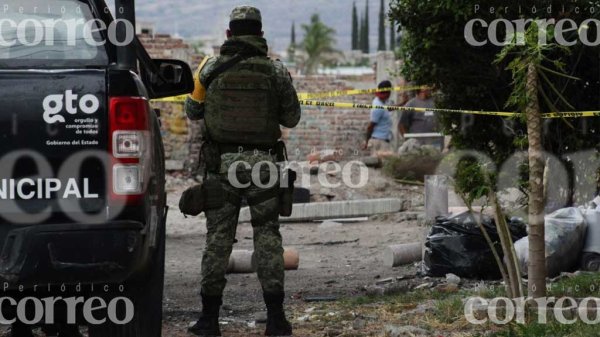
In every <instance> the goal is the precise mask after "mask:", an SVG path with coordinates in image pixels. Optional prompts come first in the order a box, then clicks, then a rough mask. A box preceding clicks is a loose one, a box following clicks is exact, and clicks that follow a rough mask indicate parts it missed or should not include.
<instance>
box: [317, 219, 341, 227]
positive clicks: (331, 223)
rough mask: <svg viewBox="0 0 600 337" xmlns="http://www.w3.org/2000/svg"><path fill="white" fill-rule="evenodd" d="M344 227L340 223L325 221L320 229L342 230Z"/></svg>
mask: <svg viewBox="0 0 600 337" xmlns="http://www.w3.org/2000/svg"><path fill="white" fill-rule="evenodd" d="M342 226H343V225H342V224H341V223H339V222H335V221H329V220H326V221H323V222H322V223H321V224H320V225H319V229H334V228H340V227H342Z"/></svg>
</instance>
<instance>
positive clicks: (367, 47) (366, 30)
mask: <svg viewBox="0 0 600 337" xmlns="http://www.w3.org/2000/svg"><path fill="white" fill-rule="evenodd" d="M365 2H366V6H365V7H366V8H365V23H364V27H363V30H364V35H363V39H364V40H363V44H364V46H363V51H364V52H365V53H366V54H368V53H369V52H370V51H371V46H370V42H369V31H370V29H369V0H366V1H365Z"/></svg>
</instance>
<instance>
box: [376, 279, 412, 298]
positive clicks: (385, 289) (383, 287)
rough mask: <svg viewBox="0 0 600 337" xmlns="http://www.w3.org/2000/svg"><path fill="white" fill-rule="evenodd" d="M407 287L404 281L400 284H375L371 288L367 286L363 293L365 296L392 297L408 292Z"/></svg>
mask: <svg viewBox="0 0 600 337" xmlns="http://www.w3.org/2000/svg"><path fill="white" fill-rule="evenodd" d="M409 290H410V288H409V285H408V282H406V281H400V282H390V283H385V284H377V285H372V286H367V287H366V288H365V291H366V292H367V296H383V295H386V296H387V295H394V294H400V293H405V292H407V291H409Z"/></svg>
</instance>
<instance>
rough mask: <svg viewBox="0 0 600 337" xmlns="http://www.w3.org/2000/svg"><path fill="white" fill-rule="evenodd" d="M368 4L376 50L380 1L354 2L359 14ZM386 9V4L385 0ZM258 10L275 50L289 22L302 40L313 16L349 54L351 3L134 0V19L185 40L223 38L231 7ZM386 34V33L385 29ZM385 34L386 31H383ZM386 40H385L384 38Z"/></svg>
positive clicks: (284, 40)
mask: <svg viewBox="0 0 600 337" xmlns="http://www.w3.org/2000/svg"><path fill="white" fill-rule="evenodd" d="M366 1H368V2H369V7H370V8H369V14H370V15H369V19H370V36H371V41H372V42H371V48H376V44H377V25H378V21H379V18H378V15H379V6H380V0H358V1H357V2H356V4H357V7H358V9H359V13H360V12H364V8H365V3H366ZM385 2H386V9H387V4H388V3H389V0H385ZM238 5H251V6H255V7H258V8H259V9H260V10H261V11H262V14H263V21H264V23H263V24H264V30H265V36H266V38H267V39H268V40H269V42H270V44H271V47H272V48H273V49H275V50H278V51H281V50H285V49H286V48H287V46H288V45H289V42H290V35H291V26H292V22H295V23H296V34H297V39H298V40H301V39H302V29H301V27H300V26H301V24H303V23H308V22H309V21H310V17H311V15H312V14H313V13H317V14H319V15H320V16H321V20H322V21H323V22H324V23H325V24H327V25H329V26H331V27H333V28H334V29H335V30H336V31H337V48H338V49H341V50H349V49H350V43H351V23H352V21H351V20H352V1H351V0H329V1H325V0H254V1H240V0H212V1H208V0H191V1H190V0H137V1H136V7H137V18H138V20H141V21H148V22H154V23H156V28H157V32H160V33H169V34H178V35H180V36H182V37H186V38H197V37H201V38H207V37H223V38H224V31H225V29H226V28H227V22H228V16H229V13H230V11H231V9H233V8H234V7H235V6H238ZM388 30H389V29H388ZM386 33H388V32H387V30H386ZM388 39H389V37H388Z"/></svg>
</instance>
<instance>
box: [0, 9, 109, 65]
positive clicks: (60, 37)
mask: <svg viewBox="0 0 600 337" xmlns="http://www.w3.org/2000/svg"><path fill="white" fill-rule="evenodd" d="M103 26H104V27H103ZM101 29H105V25H103V24H102V23H100V21H99V20H97V19H96V18H95V17H94V15H93V11H92V8H91V7H90V5H89V4H88V3H87V2H85V1H78V0H4V1H2V2H0V68H14V67H22V66H27V67H32V66H41V67H61V66H77V65H81V66H102V65H106V64H108V55H107V52H106V43H105V42H104V41H106V39H105V38H104V37H103V36H104V35H105V34H104V33H102V32H101ZM105 32H106V31H105Z"/></svg>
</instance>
